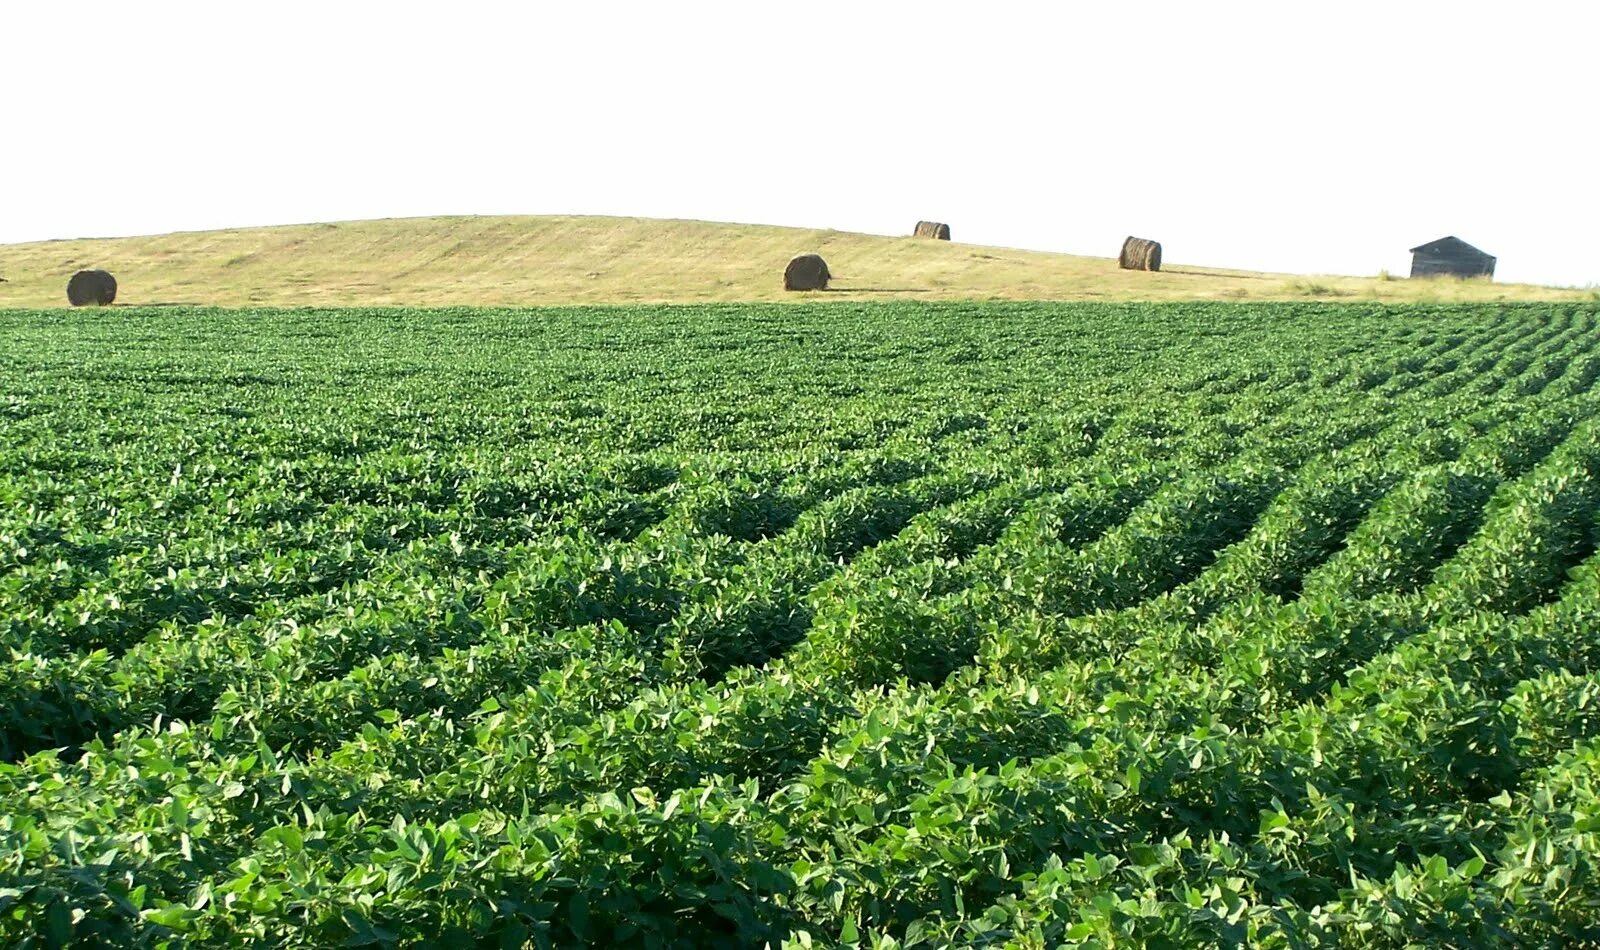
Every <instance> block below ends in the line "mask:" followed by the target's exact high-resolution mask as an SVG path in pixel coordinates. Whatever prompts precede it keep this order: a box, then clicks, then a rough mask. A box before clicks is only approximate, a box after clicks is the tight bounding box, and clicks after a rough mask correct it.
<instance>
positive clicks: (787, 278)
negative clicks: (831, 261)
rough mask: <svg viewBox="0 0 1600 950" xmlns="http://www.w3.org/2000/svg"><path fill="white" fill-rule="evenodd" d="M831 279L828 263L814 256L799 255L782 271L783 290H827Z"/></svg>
mask: <svg viewBox="0 0 1600 950" xmlns="http://www.w3.org/2000/svg"><path fill="white" fill-rule="evenodd" d="M831 279H833V275H831V274H829V273H828V262H827V261H825V260H823V259H822V258H821V257H820V256H818V255H816V254H801V255H800V256H799V257H796V258H795V259H794V260H792V261H790V262H789V266H788V267H785V268H784V269H783V289H784V290H827V289H828V281H829V280H831Z"/></svg>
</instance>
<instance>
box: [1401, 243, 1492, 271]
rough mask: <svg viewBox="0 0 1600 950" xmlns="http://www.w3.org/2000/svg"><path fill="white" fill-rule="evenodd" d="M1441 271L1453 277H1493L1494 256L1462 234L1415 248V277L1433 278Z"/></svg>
mask: <svg viewBox="0 0 1600 950" xmlns="http://www.w3.org/2000/svg"><path fill="white" fill-rule="evenodd" d="M1439 274H1447V275H1449V276H1451V277H1491V278H1492V277H1494V257H1493V256H1492V255H1489V254H1485V253H1483V252H1482V251H1480V250H1478V249H1477V248H1475V247H1473V246H1472V245H1471V244H1468V243H1467V242H1466V241H1463V240H1461V239H1460V238H1458V237H1442V238H1440V239H1439V240H1437V241H1429V242H1428V243H1427V244H1422V245H1418V246H1417V247H1414V248H1412V249H1411V276H1412V277H1433V276H1436V275H1439Z"/></svg>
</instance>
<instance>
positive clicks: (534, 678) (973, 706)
mask: <svg viewBox="0 0 1600 950" xmlns="http://www.w3.org/2000/svg"><path fill="white" fill-rule="evenodd" d="M1597 316H1600V307H1597V305H1595V304H1593V303H1583V302H1566V303H1514V304H1470V305H1469V304H1429V305H1423V304H1408V305H1385V304H1379V303H1312V302H1303V303H1290V304H1242V303H1215V302H1212V303H1186V304H1129V305H1112V304H1051V303H985V304H972V303H968V304H954V303H952V304H930V303H905V302H902V303H870V304H867V303H863V304H853V303H833V304H818V305H798V306H781V305H761V304H755V305H742V306H716V305H706V306H683V307H634V308H567V309H548V310H539V309H533V310H484V309H442V310H400V309H390V310H385V309H369V310H348V311H335V310H205V309H186V308H160V309H139V308H128V307H116V308H113V309H111V310H106V311H96V312H65V311H20V310H13V311H0V434H3V436H4V438H3V439H0V501H3V504H0V643H3V648H0V942H3V943H5V944H7V945H11V946H50V945H60V944H64V943H70V942H78V943H94V942H96V941H99V942H104V943H110V944H117V945H135V944H138V945H151V946H154V945H162V944H166V943H171V944H172V945H186V944H193V945H208V946H209V945H217V946H224V945H226V946H235V945H243V944H252V943H256V944H264V945H286V946H288V945H302V946H334V945H341V944H344V945H385V946H387V945H432V944H439V943H455V944H474V943H477V944H484V945H496V946H519V945H534V946H550V945H556V946H564V945H573V944H583V943H590V944H621V945H655V946H673V945H684V946H691V945H701V946H705V945H727V946H760V945H762V944H770V945H772V946H774V947H776V946H780V945H788V946H791V947H818V946H873V947H885V948H886V947H927V946H954V945H960V946H974V945H977V946H1016V947H1046V946H1059V945H1063V944H1083V945H1088V946H1100V947H1108V946H1141V945H1168V946H1194V945H1235V944H1238V943H1241V942H1243V943H1251V944H1254V945H1259V946H1282V947H1296V946H1314V945H1345V946H1393V945H1404V944H1407V943H1416V944H1430V945H1441V944H1448V945H1456V946H1463V945H1561V944H1571V943H1576V942H1583V941H1590V942H1592V941H1597V940H1600V876H1597V874H1600V793H1597V788H1596V785H1597V780H1600V679H1597V667H1600V556H1597V554H1596V541H1597V536H1600V521H1597V513H1600V419H1597V414H1596V408H1597V406H1600V390H1597V388H1596V380H1597V378H1600V322H1597Z"/></svg>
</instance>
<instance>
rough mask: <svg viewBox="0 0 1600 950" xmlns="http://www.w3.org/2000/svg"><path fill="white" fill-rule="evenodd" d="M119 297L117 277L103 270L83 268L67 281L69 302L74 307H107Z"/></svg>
mask: <svg viewBox="0 0 1600 950" xmlns="http://www.w3.org/2000/svg"><path fill="white" fill-rule="evenodd" d="M116 299H117V279H116V278H115V277H112V276H111V275H110V274H109V273H107V272H106V271H103V270H81V271H78V272H77V273H76V274H73V275H72V279H71V280H69V281H67V302H68V303H70V304H72V305H73V306H74V307H107V306H110V305H111V302H112V301H113V300H116Z"/></svg>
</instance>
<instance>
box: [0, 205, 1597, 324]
mask: <svg viewBox="0 0 1600 950" xmlns="http://www.w3.org/2000/svg"><path fill="white" fill-rule="evenodd" d="M807 251H815V252H818V253H820V254H822V255H823V256H824V257H825V258H827V261H828V264H829V266H830V268H831V269H832V270H833V272H834V274H835V275H837V279H836V280H835V282H834V285H833V288H832V289H830V290H829V291H827V292H824V293H816V294H796V293H788V294H786V293H785V292H784V291H783V289H782V274H783V268H784V265H785V263H786V262H787V261H788V260H789V258H790V257H791V256H793V255H795V254H798V253H802V252H807ZM83 268H104V269H106V270H109V271H111V272H112V273H113V274H115V275H116V277H117V281H118V284H119V290H118V294H117V304H118V305H139V304H195V305H201V304H204V305H220V306H231V307H243V306H256V305H261V306H268V305H270V306H353V305H384V304H394V305H412V306H448V305H535V304H564V303H579V304H594V303H659V302H697V301H762V300H784V299H788V300H794V299H817V298H823V299H862V298H899V299H915V300H949V299H976V300H987V299H1032V300H1054V299H1061V300H1174V299H1231V300H1240V299H1243V300H1296V299H1307V298H1329V299H1337V298H1355V299H1369V300H1370V299H1382V300H1419V299H1426V300H1557V299H1579V298H1585V299H1587V298H1590V297H1591V296H1592V295H1591V294H1590V292H1588V291H1580V290H1561V289H1556V288H1550V287H1538V286H1532V285H1523V284H1495V283H1489V282H1486V281H1462V280H1457V279H1449V278H1445V279H1434V280H1418V281H1411V280H1403V279H1394V280H1389V279H1381V278H1377V277H1331V276H1330V277H1305V276H1293V275H1286V274H1258V273H1249V272H1245V271H1230V270H1218V269H1215V268H1208V267H1191V266H1187V265H1185V264H1183V263H1182V262H1181V261H1179V260H1172V259H1170V258H1169V260H1168V261H1167V263H1166V264H1165V269H1164V270H1163V271H1161V272H1159V273H1143V272H1135V271H1122V270H1118V269H1117V265H1116V261H1115V260H1114V259H1111V258H1100V257H1074V256H1070V255H1066V254H1051V253H1045V252H1041V251H1021V250H1011V249H1007V248H999V247H984V246H979V245H973V244H961V243H951V242H947V241H934V240H926V239H915V238H911V237H880V236H876V235H867V234H851V233H846V232H841V231H818V230H806V229H800V228H782V227H768V226H760V225H741V224H717V223H711V222H705V221H665V220H656V219H647V218H606V217H568V216H561V217H556V216H552V217H448V218H407V219H391V220H380V221H354V222H345V223H338V224H307V225H290V226H284V227H268V228H242V229H238V230H229V231H202V232H185V233H178V234H166V235H160V236H156V237H133V238H93V239H83V240H70V241H46V242H41V243H35V244H15V245H7V246H0V276H3V277H5V278H7V281H8V282H7V283H3V284H0V308H4V307H57V306H65V305H66V294H65V288H66V284H67V279H68V278H69V277H70V276H71V275H72V273H73V272H75V271H77V270H79V269H83Z"/></svg>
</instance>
